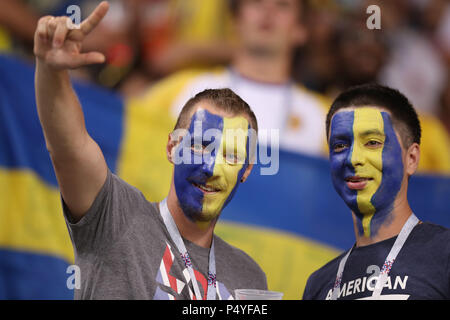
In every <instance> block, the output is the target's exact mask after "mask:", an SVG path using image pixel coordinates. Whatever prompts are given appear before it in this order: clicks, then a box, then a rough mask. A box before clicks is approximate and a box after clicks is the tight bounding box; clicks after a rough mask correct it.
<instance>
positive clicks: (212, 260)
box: [159, 199, 216, 300]
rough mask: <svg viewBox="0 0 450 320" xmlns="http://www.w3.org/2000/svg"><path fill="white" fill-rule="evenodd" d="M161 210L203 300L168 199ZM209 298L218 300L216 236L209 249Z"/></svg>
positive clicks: (196, 293)
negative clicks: (168, 205) (168, 204)
mask: <svg viewBox="0 0 450 320" xmlns="http://www.w3.org/2000/svg"><path fill="white" fill-rule="evenodd" d="M159 210H160V211H161V216H162V218H163V221H164V224H165V226H166V228H167V231H168V232H169V235H170V237H171V238H172V241H173V242H174V243H175V245H176V247H177V249H178V251H179V252H180V255H181V259H182V260H183V263H184V265H185V266H186V268H187V270H188V272H189V275H190V277H191V279H192V285H193V287H194V293H195V298H196V299H197V300H202V295H201V294H200V289H199V287H198V283H197V279H196V277H195V273H194V269H193V268H192V262H191V259H190V257H189V254H188V252H187V249H186V246H185V245H184V241H183V239H182V238H181V235H180V232H179V231H178V228H177V225H176V224H175V221H174V220H173V217H172V215H171V214H170V212H169V208H168V207H167V199H164V200H163V201H161V202H160V203H159ZM207 299H208V300H216V257H215V254H214V237H213V240H212V243H211V249H210V250H209V267H208V289H207Z"/></svg>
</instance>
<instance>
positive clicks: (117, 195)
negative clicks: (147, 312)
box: [63, 171, 267, 300]
mask: <svg viewBox="0 0 450 320" xmlns="http://www.w3.org/2000/svg"><path fill="white" fill-rule="evenodd" d="M63 210H64V216H65V219H66V223H67V226H68V229H69V233H70V237H71V240H72V243H73V245H74V250H75V264H76V265H77V266H78V267H79V268H80V276H81V288H80V289H75V299H158V300H159V299H177V300H178V299H191V297H192V294H193V289H192V284H191V283H190V277H189V272H188V271H187V269H186V268H185V266H184V263H183V261H182V259H181V257H180V253H179V251H178V250H177V248H176V246H175V244H174V243H173V241H172V239H171V238H170V236H169V234H168V232H167V229H166V227H165V225H164V222H163V220H162V217H161V215H160V213H159V206H158V204H157V203H150V202H148V201H147V200H146V199H145V197H144V195H143V194H142V193H141V192H140V191H139V190H138V189H136V188H134V187H132V186H130V185H128V184H127V183H125V182H124V181H123V180H121V179H120V178H118V177H117V176H116V175H114V174H112V173H111V172H110V171H108V176H107V179H106V182H105V184H104V186H103V187H102V189H101V191H100V192H99V194H98V196H97V197H96V199H95V201H94V203H93V204H92V207H91V208H90V209H89V210H88V212H87V213H86V215H85V216H84V217H83V218H82V219H81V220H80V221H78V222H77V223H72V221H71V218H70V212H69V210H68V208H67V206H66V205H65V203H64V201H63ZM183 240H184V243H185V245H186V248H187V250H188V252H189V255H190V257H191V260H192V265H193V268H194V270H195V271H194V272H195V274H196V278H197V281H198V283H199V288H200V291H201V293H202V295H204V297H205V295H206V293H205V291H206V288H207V276H206V275H207V274H208V259H209V249H208V248H203V247H200V246H198V245H196V244H194V243H192V242H190V241H188V240H186V239H183ZM214 245H215V255H216V272H217V276H216V293H217V294H216V299H221V300H226V299H233V298H234V289H238V288H246V289H247V288H248V289H267V281H266V276H265V274H264V272H263V271H262V270H261V268H260V267H259V266H258V265H257V264H256V262H255V261H253V259H252V258H250V257H249V256H248V255H247V254H246V253H244V252H243V251H242V250H239V249H237V248H235V247H233V246H231V245H229V244H227V243H226V242H225V241H223V240H222V239H220V238H219V237H218V236H216V235H214Z"/></svg>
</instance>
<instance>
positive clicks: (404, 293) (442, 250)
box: [303, 222, 450, 300]
mask: <svg viewBox="0 0 450 320" xmlns="http://www.w3.org/2000/svg"><path fill="white" fill-rule="evenodd" d="M396 238H397V237H393V238H390V239H387V240H384V241H380V242H378V243H375V244H372V245H368V246H363V247H355V248H354V249H353V251H352V252H351V254H350V256H349V257H348V260H347V263H346V265H345V268H344V273H343V276H342V282H341V286H340V293H339V296H338V300H354V299H363V298H367V299H368V298H370V297H371V296H372V292H373V288H374V286H375V283H376V278H375V276H376V275H377V274H378V273H377V271H379V270H380V269H381V268H382V266H383V264H384V261H385V259H386V257H387V255H388V253H389V251H390V250H391V248H392V246H393V244H394V242H395V239H396ZM345 253H346V252H344V253H343V254H341V255H340V256H339V257H337V258H336V259H334V260H332V261H330V262H329V263H327V264H326V265H325V266H323V267H322V268H320V269H319V270H317V271H315V272H314V273H313V274H312V275H311V276H310V277H309V279H308V282H307V284H306V288H305V291H304V294H303V299H304V300H327V299H330V298H331V292H332V290H333V285H334V282H335V280H336V274H337V270H338V267H339V262H340V261H341V259H342V257H343V256H344V255H345ZM449 263H450V229H447V228H445V227H442V226H439V225H435V224H432V223H428V222H425V223H421V224H418V225H417V226H415V227H414V229H413V230H412V232H411V233H410V235H409V237H408V239H407V240H406V242H405V244H404V246H403V248H402V249H401V250H400V252H399V254H398V256H397V258H396V260H395V261H394V264H393V265H392V268H391V271H390V273H389V277H388V279H387V282H386V283H385V285H384V287H383V290H382V292H381V297H380V299H385V300H407V299H415V300H420V299H426V300H428V299H433V300H438V299H450V265H449Z"/></svg>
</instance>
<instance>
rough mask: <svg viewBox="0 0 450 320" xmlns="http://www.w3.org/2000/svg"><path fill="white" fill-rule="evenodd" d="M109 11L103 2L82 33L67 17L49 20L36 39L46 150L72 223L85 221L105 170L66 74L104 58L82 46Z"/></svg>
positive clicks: (41, 23)
mask: <svg viewBox="0 0 450 320" xmlns="http://www.w3.org/2000/svg"><path fill="white" fill-rule="evenodd" d="M107 11H108V3H107V2H102V3H100V4H99V5H98V7H97V8H96V9H95V10H94V11H93V12H92V14H91V15H90V16H89V17H88V18H87V19H86V20H85V21H83V22H82V23H81V25H80V26H79V28H76V27H74V26H73V25H71V21H70V20H69V18H68V17H51V16H46V17H43V18H41V19H40V20H39V22H38V26H37V29H36V32H35V35H34V54H35V56H36V74H35V88H36V104H37V110H38V114H39V119H40V121H41V125H42V129H43V131H44V136H45V141H46V144H47V149H48V151H49V153H50V156H51V159H52V162H53V167H54V169H55V173H56V177H57V179H58V184H59V187H60V190H61V194H62V196H63V198H64V201H65V203H66V204H67V206H68V208H69V210H70V212H71V214H72V218H73V219H74V220H76V221H78V220H79V219H81V218H82V217H83V215H84V214H85V213H86V211H87V210H88V209H89V208H90V206H91V205H92V203H93V201H94V199H95V197H96V196H97V194H98V193H99V191H100V189H101V187H102V186H103V184H104V182H105V180H106V175H107V165H106V162H105V159H104V157H103V154H102V151H101V150H100V148H99V146H98V145H97V143H96V142H95V141H94V140H93V139H92V138H91V137H90V136H89V134H88V132H87V131H86V127H85V123H84V116H83V111H82V109H81V105H80V103H79V101H78V98H77V96H76V94H75V92H74V90H73V88H72V85H71V83H70V79H69V74H68V69H74V68H78V67H81V66H84V65H88V64H93V63H102V62H103V61H104V59H105V57H104V56H103V54H101V53H99V52H89V53H81V43H82V41H83V39H84V37H86V36H87V35H88V34H89V32H91V31H92V30H93V29H94V28H95V27H96V26H97V24H98V23H99V22H100V20H101V19H102V18H103V17H104V16H105V14H106V12H107Z"/></svg>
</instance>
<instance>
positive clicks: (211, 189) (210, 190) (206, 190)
mask: <svg viewBox="0 0 450 320" xmlns="http://www.w3.org/2000/svg"><path fill="white" fill-rule="evenodd" d="M192 184H193V185H194V187H196V188H198V189H200V190H201V191H202V192H203V193H207V194H213V193H217V192H220V191H221V190H220V189H218V188H216V187H213V186H207V185H206V186H205V185H200V184H198V183H195V182H193V183H192Z"/></svg>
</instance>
